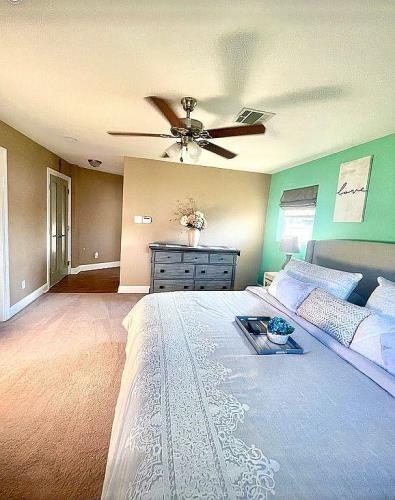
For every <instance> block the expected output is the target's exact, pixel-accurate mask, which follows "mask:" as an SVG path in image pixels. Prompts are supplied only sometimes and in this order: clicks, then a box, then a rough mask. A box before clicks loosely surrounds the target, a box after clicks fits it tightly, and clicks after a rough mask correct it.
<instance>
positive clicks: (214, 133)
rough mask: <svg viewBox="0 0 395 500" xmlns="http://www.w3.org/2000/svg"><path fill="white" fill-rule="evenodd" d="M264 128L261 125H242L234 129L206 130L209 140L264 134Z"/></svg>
mask: <svg viewBox="0 0 395 500" xmlns="http://www.w3.org/2000/svg"><path fill="white" fill-rule="evenodd" d="M265 131H266V128H265V126H264V125H262V124H260V123H259V124H257V125H242V126H236V127H223V128H212V129H209V130H206V131H205V132H208V133H209V134H210V139H217V138H218V137H234V136H237V135H254V134H264V133H265Z"/></svg>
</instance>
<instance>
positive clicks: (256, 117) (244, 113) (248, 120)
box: [235, 108, 276, 125]
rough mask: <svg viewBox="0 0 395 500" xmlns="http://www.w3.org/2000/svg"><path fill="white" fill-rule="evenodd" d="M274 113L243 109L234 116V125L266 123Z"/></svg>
mask: <svg viewBox="0 0 395 500" xmlns="http://www.w3.org/2000/svg"><path fill="white" fill-rule="evenodd" d="M275 114H276V113H270V111H258V110H257V109H250V108H243V109H242V110H241V111H240V113H238V114H237V116H236V120H235V121H236V123H245V124H247V125H255V124H256V123H266V122H267V121H269V120H270V118H273V116H274V115H275Z"/></svg>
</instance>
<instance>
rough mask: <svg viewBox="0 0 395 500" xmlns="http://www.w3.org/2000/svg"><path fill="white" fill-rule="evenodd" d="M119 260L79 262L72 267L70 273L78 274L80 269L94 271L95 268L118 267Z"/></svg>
mask: <svg viewBox="0 0 395 500" xmlns="http://www.w3.org/2000/svg"><path fill="white" fill-rule="evenodd" d="M120 265H121V263H120V261H119V260H117V261H116V262H99V263H98V264H81V265H80V266H78V267H72V268H71V273H70V274H78V273H80V272H81V271H94V270H95V269H109V268H110V267H119V266H120Z"/></svg>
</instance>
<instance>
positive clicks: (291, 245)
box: [280, 236, 300, 253]
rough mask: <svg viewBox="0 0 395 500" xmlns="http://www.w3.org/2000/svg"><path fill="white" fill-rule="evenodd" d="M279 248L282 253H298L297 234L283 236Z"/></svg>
mask: <svg viewBox="0 0 395 500" xmlns="http://www.w3.org/2000/svg"><path fill="white" fill-rule="evenodd" d="M280 250H281V251H282V252H284V253H299V252H300V248H299V241H298V237H297V236H290V237H288V238H283V239H282V240H281V244H280Z"/></svg>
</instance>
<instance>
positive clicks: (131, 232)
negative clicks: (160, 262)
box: [121, 158, 270, 289]
mask: <svg viewBox="0 0 395 500" xmlns="http://www.w3.org/2000/svg"><path fill="white" fill-rule="evenodd" d="M269 185H270V175H266V174H258V173H249V172H241V171H236V170H225V169H218V168H208V167H198V166H191V165H180V164H179V163H169V162H161V161H156V160H146V159H139V158H125V164H124V191H123V200H124V201H123V213H122V245H121V285H124V286H128V285H129V286H130V285H148V284H149V276H150V253H149V248H148V244H149V243H151V242H153V241H171V242H177V243H186V241H187V235H186V230H185V229H184V228H182V226H180V225H179V223H178V222H170V221H169V219H171V218H173V217H174V216H173V212H174V209H175V208H176V205H177V200H183V199H185V198H187V197H190V196H191V197H193V198H195V199H196V201H197V202H198V205H199V208H200V209H201V210H202V211H203V212H204V213H205V214H206V216H207V218H208V228H207V229H206V230H205V231H203V232H202V234H201V243H202V244H205V245H227V246H232V247H237V248H239V249H240V251H241V256H240V258H239V263H238V268H237V274H236V288H240V289H241V288H244V287H245V286H246V285H248V284H255V283H256V280H257V277H258V272H259V265H260V262H261V259H262V243H263V233H264V223H265V216H266V206H267V200H268V191H269ZM134 215H150V216H151V217H152V218H153V222H152V224H134V223H133V216H134Z"/></svg>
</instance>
